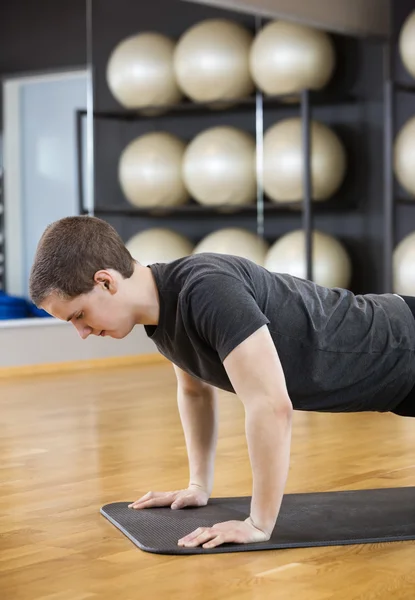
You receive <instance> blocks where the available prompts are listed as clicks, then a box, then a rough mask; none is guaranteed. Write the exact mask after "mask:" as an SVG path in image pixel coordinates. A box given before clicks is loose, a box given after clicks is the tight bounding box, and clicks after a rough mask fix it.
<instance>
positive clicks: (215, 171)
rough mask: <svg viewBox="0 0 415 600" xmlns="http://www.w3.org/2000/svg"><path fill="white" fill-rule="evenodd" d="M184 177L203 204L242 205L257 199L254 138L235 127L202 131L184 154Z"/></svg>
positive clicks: (193, 194)
mask: <svg viewBox="0 0 415 600" xmlns="http://www.w3.org/2000/svg"><path fill="white" fill-rule="evenodd" d="M183 178H184V182H185V185H186V187H187V189H188V191H189V193H190V194H191V195H192V196H193V198H194V199H195V200H196V201H197V202H199V203H200V204H205V205H210V206H218V205H231V206H239V205H244V204H250V203H252V202H254V200H255V198H256V172H255V140H254V138H253V136H252V135H250V134H248V133H246V132H244V131H241V130H239V129H236V128H234V127H228V126H222V127H213V128H211V129H207V130H205V131H202V133H199V135H197V136H196V137H195V138H194V139H193V140H192V141H191V142H190V143H189V145H188V146H187V148H186V151H185V153H184V157H183Z"/></svg>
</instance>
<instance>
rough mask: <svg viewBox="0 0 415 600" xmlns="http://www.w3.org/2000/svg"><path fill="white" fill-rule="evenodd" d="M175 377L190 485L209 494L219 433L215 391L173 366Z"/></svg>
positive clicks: (211, 486)
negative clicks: (200, 488)
mask: <svg viewBox="0 0 415 600" xmlns="http://www.w3.org/2000/svg"><path fill="white" fill-rule="evenodd" d="M173 367H174V370H175V373H176V377H177V403H178V408H179V414H180V419H181V422H182V426H183V432H184V436H185V440H186V448H187V455H188V459H189V475H190V478H189V486H190V485H197V486H199V487H202V488H203V489H204V490H206V491H207V492H208V494H209V495H210V494H211V493H212V488H213V478H214V461H215V453H216V444H217V434H218V408H217V390H216V388H214V387H212V386H211V385H209V384H207V383H203V382H201V381H199V380H197V379H195V378H194V377H192V376H191V375H189V374H187V373H186V372H185V371H182V370H181V369H180V368H179V367H177V366H176V365H173Z"/></svg>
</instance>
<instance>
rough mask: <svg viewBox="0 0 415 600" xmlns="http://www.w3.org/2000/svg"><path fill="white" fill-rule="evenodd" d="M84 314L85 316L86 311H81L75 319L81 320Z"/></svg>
mask: <svg viewBox="0 0 415 600" xmlns="http://www.w3.org/2000/svg"><path fill="white" fill-rule="evenodd" d="M83 316H84V313H79V315H77V316H76V317H75V319H76V320H77V321H79V319H82V317H83Z"/></svg>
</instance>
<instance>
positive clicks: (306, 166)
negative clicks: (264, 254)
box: [301, 90, 313, 281]
mask: <svg viewBox="0 0 415 600" xmlns="http://www.w3.org/2000/svg"><path fill="white" fill-rule="evenodd" d="M310 112H311V110H310V92H309V91H308V90H303V91H302V92H301V123H302V150H303V230H304V232H305V254H306V278H307V279H309V280H310V281H312V280H313V238H312V214H311V213H312V211H311V201H312V198H311V197H312V182H311V135H310V131H311V117H310Z"/></svg>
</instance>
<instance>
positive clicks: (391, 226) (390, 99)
mask: <svg viewBox="0 0 415 600" xmlns="http://www.w3.org/2000/svg"><path fill="white" fill-rule="evenodd" d="M393 60H394V53H393V41H392V40H389V41H388V42H387V43H386V44H385V47H384V63H385V64H384V73H385V78H384V79H385V80H384V178H383V184H384V185H383V189H384V198H383V208H384V221H383V223H384V230H383V237H384V240H383V241H384V244H383V288H384V292H393V254H394V249H395V245H396V235H395V216H396V208H397V206H398V205H399V204H404V203H405V204H410V205H413V206H414V207H415V199H411V198H409V196H403V195H402V194H401V193H400V192H399V191H398V184H397V179H396V176H395V172H394V143H395V139H396V136H397V134H398V131H397V129H396V115H395V110H396V108H395V98H396V96H397V94H410V95H414V96H415V83H414V84H413V85H411V84H406V83H401V82H399V81H396V80H395V79H394V69H393Z"/></svg>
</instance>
